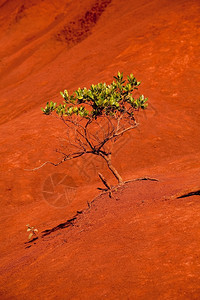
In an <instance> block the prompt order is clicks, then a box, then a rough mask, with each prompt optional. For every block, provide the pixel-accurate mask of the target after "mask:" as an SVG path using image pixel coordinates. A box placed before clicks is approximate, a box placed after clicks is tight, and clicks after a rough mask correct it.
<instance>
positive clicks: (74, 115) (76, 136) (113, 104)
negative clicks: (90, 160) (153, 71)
mask: <svg viewBox="0 0 200 300" xmlns="http://www.w3.org/2000/svg"><path fill="white" fill-rule="evenodd" d="M139 85H140V82H138V81H137V80H136V78H135V77H134V76H133V74H130V76H127V80H124V79H123V73H120V72H118V74H117V76H114V80H113V82H112V83H111V84H109V85H107V84H106V83H98V84H97V85H94V84H92V85H91V87H90V88H89V89H87V88H83V89H81V88H79V89H78V90H76V91H75V92H74V93H73V94H72V95H69V93H68V91H67V90H65V91H64V92H63V93H62V92H61V95H62V97H63V98H64V101H63V104H57V103H54V102H52V101H51V102H47V104H46V107H45V108H42V111H43V113H44V114H45V115H51V114H56V115H57V116H58V118H59V119H60V120H62V122H63V123H64V124H65V126H66V129H67V147H65V149H64V150H63V149H62V150H56V151H57V152H58V153H60V154H61V155H62V159H61V160H60V161H59V162H58V163H52V162H46V163H51V164H53V165H55V166H58V165H59V164H61V163H63V162H65V161H67V160H71V159H75V158H78V157H81V156H83V155H86V154H93V155H96V156H100V157H102V158H103V159H104V160H105V162H106V163H107V166H108V168H109V169H110V171H111V172H112V174H113V175H114V176H115V178H116V179H117V180H118V183H119V184H123V180H122V177H121V176H120V174H119V173H118V171H117V170H116V169H115V167H114V166H113V165H112V161H111V155H112V151H111V144H112V143H114V142H115V141H116V140H118V139H119V138H120V137H121V136H122V135H123V134H124V133H126V132H127V131H130V130H132V129H134V128H136V127H137V126H138V123H137V122H136V119H135V116H134V113H135V112H136V111H138V110H140V109H145V108H146V107H147V103H146V102H147V100H148V98H145V97H144V96H143V95H141V96H139V97H138V98H134V97H133V92H134V90H137V89H138V86H139ZM100 178H101V180H102V181H103V183H104V184H105V185H106V186H107V188H109V186H108V185H107V182H106V180H105V179H104V178H103V176H102V175H101V174H100Z"/></svg>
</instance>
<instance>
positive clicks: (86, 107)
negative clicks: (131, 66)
mask: <svg viewBox="0 0 200 300" xmlns="http://www.w3.org/2000/svg"><path fill="white" fill-rule="evenodd" d="M139 85H140V82H139V81H137V80H136V78H135V77H134V76H133V74H130V75H129V76H127V80H124V78H123V73H120V72H118V74H117V76H114V80H113V82H112V83H111V84H109V85H107V84H106V83H98V84H96V85H94V84H92V85H91V86H90V88H89V89H87V88H83V89H81V88H79V89H78V90H76V91H75V92H74V93H73V94H72V95H69V93H68V91H67V90H64V92H60V93H61V95H62V97H63V98H64V101H63V104H59V105H57V103H55V102H53V101H51V102H47V104H46V107H45V108H42V111H43V113H44V114H46V115H49V114H51V113H52V112H53V111H54V112H56V113H57V114H58V115H59V117H70V116H72V115H77V116H79V117H81V118H85V119H90V120H92V119H97V117H99V116H113V117H117V116H119V115H121V114H128V116H129V117H130V118H132V117H133V113H134V111H135V110H139V109H140V108H141V109H145V108H146V107H147V103H146V102H147V100H148V98H145V97H144V96H143V95H141V96H139V97H138V98H134V97H133V91H134V90H137V89H138V86H139Z"/></svg>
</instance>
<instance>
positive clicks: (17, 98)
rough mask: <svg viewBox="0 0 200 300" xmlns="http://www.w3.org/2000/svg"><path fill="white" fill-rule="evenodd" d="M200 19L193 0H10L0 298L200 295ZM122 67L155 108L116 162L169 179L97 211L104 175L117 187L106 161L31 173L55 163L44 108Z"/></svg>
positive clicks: (120, 195)
mask: <svg viewBox="0 0 200 300" xmlns="http://www.w3.org/2000/svg"><path fill="white" fill-rule="evenodd" d="M199 15H200V5H199V2H198V1H194V0H191V1H185V0H174V1H165V0H161V1H160V0H159V1H158V0H153V1H147V0H140V1H138V0H135V1H133V0H130V1H119V0H112V1H111V0H96V1H95V0H84V1H76V0H74V1H71V0H65V1H61V0H57V1H42V0H37V1H36V0H30V1H25V0H7V1H6V0H0V45H1V47H0V92H1V93H0V95H1V97H0V99H1V118H0V142H1V164H0V168H1V172H0V180H1V181H0V193H1V218H0V227H1V234H0V253H1V257H0V270H1V271H0V274H1V278H0V286H1V288H0V298H1V299H20V300H21V299H104V298H105V299H199V298H200V288H199V282H200V247H199V245H200V226H199V224H200V213H199V211H200V203H199V190H200V187H199V157H200V155H199V149H200V139H199V132H200V130H199V111H200V110H199V105H198V104H199V103H198V102H199V94H200V86H199V49H200V45H199V36H200V32H199V31H200V27H199ZM118 70H119V71H122V72H124V74H125V75H128V74H130V73H133V74H134V75H135V76H136V78H137V79H138V80H139V81H142V85H141V88H140V91H141V92H142V93H144V94H145V96H147V97H149V104H150V105H149V109H148V110H147V111H146V112H145V113H144V114H143V113H141V114H140V115H139V116H138V117H139V121H140V126H139V128H138V130H135V132H133V133H131V134H128V135H126V136H124V137H123V139H122V140H121V141H119V142H118V143H117V144H116V145H115V156H114V158H113V164H114V165H115V166H116V167H117V169H118V170H119V172H120V173H121V174H122V176H123V178H124V179H125V180H128V179H134V178H138V177H144V176H148V177H153V178H157V179H158V180H159V181H158V182H155V181H133V182H130V183H128V184H126V185H125V186H124V187H123V188H122V189H121V190H118V192H116V193H115V194H114V196H115V198H112V199H109V198H108V197H107V196H101V197H98V198H96V199H95V201H94V202H92V204H91V207H90V209H89V208H88V205H87V202H91V201H92V200H93V199H94V197H96V196H97V195H98V193H99V192H98V191H97V189H96V188H97V187H98V186H99V185H100V182H99V179H98V176H97V171H99V170H101V171H102V172H103V174H105V176H106V177H107V178H108V179H109V181H110V182H111V183H112V184H114V183H115V182H114V181H113V179H112V174H110V173H109V172H108V171H107V169H106V166H105V165H104V163H103V162H101V160H95V161H94V159H92V158H90V157H88V158H85V159H81V160H77V161H73V162H70V163H66V164H63V165H61V166H60V167H59V168H55V167H53V166H50V165H48V166H45V167H43V168H41V169H39V170H37V171H26V169H32V168H34V167H37V166H39V165H40V164H41V163H43V162H44V161H46V160H52V161H58V160H59V158H58V157H57V155H56V153H55V152H53V150H54V149H55V148H56V147H58V145H59V143H60V141H62V138H63V136H64V128H63V126H62V124H60V123H59V122H58V121H57V120H55V119H52V118H49V117H45V116H44V115H42V114H41V110H40V107H41V106H44V105H45V103H46V101H48V100H56V101H59V100H61V98H60V96H59V92H60V90H63V89H65V88H67V89H68V90H70V91H73V90H74V89H76V88H78V87H79V86H80V87H84V86H87V87H88V86H90V84H92V83H97V82H99V81H105V82H109V81H111V80H112V76H113V75H115V74H116V72H117V71H118ZM62 179H63V180H64V181H63V182H65V184H64V185H60V184H59V181H60V180H62ZM52 181H53V183H54V185H55V186H56V187H55V190H53V186H52ZM57 184H58V185H57ZM66 186H67V193H68V194H67V195H68V196H67V197H65V199H63V198H62V197H61V198H58V196H59V195H60V194H61V195H62V193H64V192H66ZM47 190H48V192H51V194H50V196H47ZM54 193H55V194H54ZM184 194H187V195H188V196H187V197H182V198H180V196H182V195H184ZM54 195H55V198H56V200H55V199H54ZM66 199H67V200H68V201H69V202H68V203H66V202H65V201H66ZM77 210H79V211H82V213H81V214H78V215H77V216H76V219H75V220H74V222H73V225H74V226H72V225H70V226H68V223H67V220H69V219H71V218H73V216H74V215H76V213H77ZM26 224H31V225H32V226H35V228H38V230H39V235H38V239H37V240H35V242H31V243H27V241H28V239H27V237H28V234H27V232H26ZM45 230H49V231H46V233H47V234H46V235H45Z"/></svg>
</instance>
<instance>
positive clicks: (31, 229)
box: [26, 224, 38, 240]
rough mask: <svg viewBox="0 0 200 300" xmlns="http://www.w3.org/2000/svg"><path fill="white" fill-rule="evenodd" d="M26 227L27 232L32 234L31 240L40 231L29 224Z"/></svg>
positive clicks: (29, 237) (30, 235)
mask: <svg viewBox="0 0 200 300" xmlns="http://www.w3.org/2000/svg"><path fill="white" fill-rule="evenodd" d="M26 226H27V227H28V228H27V232H30V233H29V236H28V239H29V240H30V239H31V238H33V237H36V236H37V233H38V230H37V229H36V228H35V227H34V226H30V225H29V224H27V225H26Z"/></svg>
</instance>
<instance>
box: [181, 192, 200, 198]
mask: <svg viewBox="0 0 200 300" xmlns="http://www.w3.org/2000/svg"><path fill="white" fill-rule="evenodd" d="M191 196H200V190H198V191H196V192H190V193H187V194H183V195H181V196H179V197H177V199H181V198H187V197H191Z"/></svg>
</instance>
